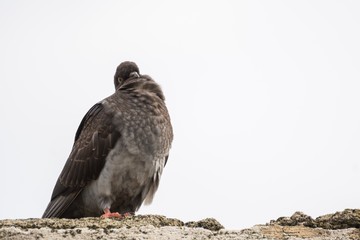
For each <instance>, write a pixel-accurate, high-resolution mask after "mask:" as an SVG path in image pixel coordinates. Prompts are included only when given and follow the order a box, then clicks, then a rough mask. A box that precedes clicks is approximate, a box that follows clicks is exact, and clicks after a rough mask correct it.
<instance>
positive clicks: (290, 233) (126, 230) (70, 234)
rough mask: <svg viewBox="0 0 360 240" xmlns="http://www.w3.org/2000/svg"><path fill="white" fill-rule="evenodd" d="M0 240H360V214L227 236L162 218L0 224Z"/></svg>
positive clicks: (300, 217) (212, 226) (217, 229)
mask: <svg viewBox="0 0 360 240" xmlns="http://www.w3.org/2000/svg"><path fill="white" fill-rule="evenodd" d="M0 239H9V240H12V239H31V240H32V239H132V240H136V239H160V240H162V239H240V240H242V239H244V240H245V239H249V240H255V239H261V240H266V239H269V240H270V239H279V240H283V239H284V240H285V239H287V240H299V239H310V240H320V239H321V240H337V239H349V240H355V239H360V210H358V209H345V210H344V211H342V212H337V213H334V214H328V215H324V216H320V217H318V218H316V219H315V220H314V219H312V218H311V217H310V216H307V215H306V214H304V213H301V212H296V213H294V214H293V215H292V216H291V217H280V218H278V219H277V220H272V221H270V223H268V224H265V225H256V226H254V227H252V228H249V229H243V230H232V231H230V230H226V229H223V226H222V225H221V224H220V223H219V222H218V221H216V220H215V219H213V218H207V219H204V220H201V221H197V222H188V223H184V222H182V221H180V220H178V219H172V218H166V217H164V216H158V215H145V216H141V215H139V216H133V217H127V218H125V219H100V218H82V219H17V220H8V219H5V220H0Z"/></svg>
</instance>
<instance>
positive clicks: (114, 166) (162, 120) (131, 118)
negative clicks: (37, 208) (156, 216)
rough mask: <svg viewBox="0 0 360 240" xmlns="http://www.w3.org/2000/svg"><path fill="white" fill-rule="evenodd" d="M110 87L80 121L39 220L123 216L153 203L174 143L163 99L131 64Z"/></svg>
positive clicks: (118, 71)
mask: <svg viewBox="0 0 360 240" xmlns="http://www.w3.org/2000/svg"><path fill="white" fill-rule="evenodd" d="M114 85H115V93H114V94H112V95H111V96H109V97H107V98H105V99H104V100H102V101H100V102H98V103H96V104H95V105H94V106H93V107H92V108H90V110H89V111H88V112H87V113H86V115H85V116H84V118H83V119H82V121H81V123H80V125H79V127H78V129H77V131H76V134H75V141H74V144H73V147H72V150H71V152H70V155H69V157H68V159H67V161H66V163H65V166H64V168H63V170H62V172H61V174H60V176H59V178H58V179H57V182H56V184H55V187H54V190H53V193H52V196H51V201H50V203H49V204H48V206H47V208H46V210H45V212H44V214H43V216H42V217H43V218H82V217H99V216H100V217H103V218H110V217H123V216H127V215H129V214H131V215H133V214H135V212H136V211H137V210H138V209H139V208H140V206H141V205H142V204H143V203H145V204H150V203H151V202H152V199H153V197H154V194H155V192H156V191H157V188H158V186H159V181H160V177H161V175H162V172H163V168H164V167H165V165H166V163H167V160H168V157H169V150H170V147H171V143H172V140H173V130H172V125H171V122H170V116H169V113H168V110H167V108H166V105H165V97H164V94H163V92H162V90H161V88H160V86H159V85H158V84H157V83H156V82H155V81H154V80H153V79H152V78H151V77H150V76H148V75H141V74H140V72H139V68H138V66H137V65H136V64H135V63H134V62H130V61H126V62H123V63H121V64H120V65H119V66H118V67H117V69H116V73H115V76H114Z"/></svg>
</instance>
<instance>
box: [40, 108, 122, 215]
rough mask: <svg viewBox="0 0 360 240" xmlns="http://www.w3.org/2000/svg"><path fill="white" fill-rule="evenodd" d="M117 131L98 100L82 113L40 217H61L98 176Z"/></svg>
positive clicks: (116, 138)
mask: <svg viewBox="0 0 360 240" xmlns="http://www.w3.org/2000/svg"><path fill="white" fill-rule="evenodd" d="M119 137H120V134H119V133H118V132H117V131H116V129H115V126H114V125H113V123H112V116H109V114H107V113H106V112H105V110H104V106H103V105H102V104H101V103H97V104H95V105H94V106H93V107H92V108H91V109H90V110H89V111H88V112H87V113H86V115H85V116H84V118H83V119H82V121H81V123H80V126H79V128H78V130H77V132H76V134H75V142H74V145H73V148H72V150H71V153H70V156H69V158H68V160H67V162H66V163H65V166H64V168H63V170H62V172H61V174H60V176H59V178H58V180H57V182H56V185H55V188H54V190H53V193H52V196H51V201H50V203H49V205H48V207H47V209H46V210H45V212H44V215H43V217H45V218H49V217H61V215H62V214H63V213H64V211H66V209H67V208H68V207H69V206H70V205H71V203H72V202H73V201H74V200H75V198H76V197H77V196H78V195H79V193H80V192H81V191H82V190H83V188H84V187H85V186H86V184H87V183H88V182H89V181H91V180H95V179H97V178H98V176H99V174H100V171H101V170H102V168H103V167H104V164H105V160H106V156H107V155H108V153H109V152H110V150H111V149H112V148H113V147H114V146H115V143H116V142H117V140H118V139H119Z"/></svg>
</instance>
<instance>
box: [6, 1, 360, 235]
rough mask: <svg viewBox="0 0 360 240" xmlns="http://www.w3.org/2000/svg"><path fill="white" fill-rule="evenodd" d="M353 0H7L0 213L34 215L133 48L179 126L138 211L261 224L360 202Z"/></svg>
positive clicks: (359, 91)
mask: <svg viewBox="0 0 360 240" xmlns="http://www.w3.org/2000/svg"><path fill="white" fill-rule="evenodd" d="M359 12H360V2H359V1H331V0H324V1H313V0H312V1H265V0H264V1H236V0H234V1H226V0H221V1H220V0H219V1H209V0H206V1H205V0H204V1H183V0H182V1H165V0H164V1H145V0H144V1H133V0H131V1H130V0H128V1H45V0H44V1H16V0H11V1H10V0H8V1H6V0H0V34H1V35H0V81H1V87H0V107H1V118H0V130H1V137H0V141H1V142H0V154H1V167H0V168H1V174H0V189H1V197H0V219H4V218H34V217H40V216H41V215H42V213H43V211H44V210H45V207H46V205H47V204H48V202H49V200H50V196H51V193H52V190H53V187H54V185H55V182H56V179H57V178H58V175H59V174H60V171H61V170H62V168H63V166H64V163H65V161H66V159H67V157H68V155H69V153H70V150H71V147H72V144H73V139H74V136H75V132H76V129H77V127H78V125H79V123H80V121H81V119H82V117H83V116H84V114H85V113H86V112H87V110H88V109H89V108H90V107H91V106H92V105H93V104H95V103H96V102H98V101H100V100H102V99H103V98H105V97H107V96H109V95H111V94H112V93H113V92H114V87H113V75H114V73H115V69H116V67H117V65H118V64H119V63H120V62H122V61H124V60H132V61H135V62H136V63H137V64H138V66H139V68H140V72H141V73H143V74H149V75H150V76H152V77H153V78H154V79H155V80H156V81H157V82H158V83H160V84H161V86H162V88H163V90H164V93H165V96H166V99H167V101H166V103H167V106H168V108H169V111H170V114H171V117H172V123H173V127H174V134H175V139H174V142H173V146H172V149H171V152H170V158H169V161H168V164H167V166H166V168H165V169H164V172H163V176H162V179H161V183H160V188H159V190H158V192H157V195H156V196H155V199H154V201H153V204H152V205H150V206H143V207H142V208H141V209H140V211H139V214H162V215H166V216H168V217H176V218H179V219H181V220H183V221H190V220H199V219H202V218H206V217H214V218H216V219H218V220H219V221H220V222H221V223H222V224H224V225H225V226H226V227H227V228H231V229H234V228H244V227H251V226H253V225H254V224H260V223H266V222H268V221H270V220H271V219H275V218H277V217H280V216H289V215H291V214H292V213H294V212H295V211H303V212H305V213H306V214H309V215H311V216H313V217H317V216H319V215H321V214H326V213H332V212H335V211H341V210H343V209H345V208H359V204H360V191H359V182H360V161H359V160H360V44H359V43H360V29H359V26H360V14H359Z"/></svg>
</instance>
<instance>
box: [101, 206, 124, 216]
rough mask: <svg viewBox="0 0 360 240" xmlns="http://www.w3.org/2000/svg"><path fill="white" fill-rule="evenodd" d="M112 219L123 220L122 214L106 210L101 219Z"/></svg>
mask: <svg viewBox="0 0 360 240" xmlns="http://www.w3.org/2000/svg"><path fill="white" fill-rule="evenodd" d="M111 217H114V218H121V214H120V213H118V212H110V209H109V208H105V209H104V214H103V215H101V218H111Z"/></svg>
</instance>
